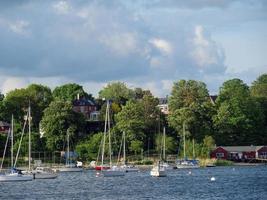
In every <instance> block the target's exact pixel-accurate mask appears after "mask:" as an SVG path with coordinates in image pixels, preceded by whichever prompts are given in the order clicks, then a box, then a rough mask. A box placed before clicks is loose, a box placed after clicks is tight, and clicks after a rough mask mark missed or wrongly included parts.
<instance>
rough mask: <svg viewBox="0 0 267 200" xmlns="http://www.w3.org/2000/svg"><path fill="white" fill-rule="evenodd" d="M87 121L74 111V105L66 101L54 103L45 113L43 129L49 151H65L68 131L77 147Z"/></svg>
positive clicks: (42, 123)
mask: <svg viewBox="0 0 267 200" xmlns="http://www.w3.org/2000/svg"><path fill="white" fill-rule="evenodd" d="M84 126H85V119H84V116H83V115H82V114H81V113H77V112H74V111H73V110H72V104H71V103H70V102H64V101H52V102H51V104H50V105H49V107H48V108H46V109H45V111H44V116H43V118H42V121H41V129H42V131H43V132H44V137H46V140H47V143H46V146H47V148H48V149H49V150H63V146H64V141H66V135H67V131H68V133H69V134H70V141H72V143H73V144H74V145H75V144H76V143H77V141H78V137H79V136H80V135H81V133H82V132H83V130H84Z"/></svg>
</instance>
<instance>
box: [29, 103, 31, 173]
mask: <svg viewBox="0 0 267 200" xmlns="http://www.w3.org/2000/svg"><path fill="white" fill-rule="evenodd" d="M29 170H31V106H30V103H29Z"/></svg>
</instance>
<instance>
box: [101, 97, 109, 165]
mask: <svg viewBox="0 0 267 200" xmlns="http://www.w3.org/2000/svg"><path fill="white" fill-rule="evenodd" d="M107 113H108V101H107V108H106V115H105V127H104V138H103V145H102V155H101V170H102V169H103V164H104V154H105V141H106V133H107V121H108V114H107Z"/></svg>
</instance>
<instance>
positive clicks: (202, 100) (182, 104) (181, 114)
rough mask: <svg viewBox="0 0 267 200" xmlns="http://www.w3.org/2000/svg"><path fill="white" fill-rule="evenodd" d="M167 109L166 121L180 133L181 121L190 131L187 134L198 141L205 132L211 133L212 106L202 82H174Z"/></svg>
mask: <svg viewBox="0 0 267 200" xmlns="http://www.w3.org/2000/svg"><path fill="white" fill-rule="evenodd" d="M169 111H170V114H169V116H168V122H169V124H170V125H171V126H172V127H173V128H174V129H176V130H177V131H178V133H179V134H180V135H182V126H183V123H185V124H186V126H187V129H188V131H189V132H188V133H190V134H189V135H188V136H190V137H192V138H195V139H196V140H197V141H199V142H200V141H202V139H203V138H204V136H205V135H206V134H211V132H212V113H213V108H212V104H211V102H210V100H209V93H208V90H207V88H206V85H205V84H204V83H203V82H198V81H194V80H189V81H185V80H180V81H178V82H176V83H174V86H173V88H172V92H171V96H170V98H169Z"/></svg>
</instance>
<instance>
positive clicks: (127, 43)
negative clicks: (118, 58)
mask: <svg viewBox="0 0 267 200" xmlns="http://www.w3.org/2000/svg"><path fill="white" fill-rule="evenodd" d="M99 41H100V42H101V43H102V44H104V45H105V46H107V47H108V48H109V49H110V50H111V51H113V52H116V53H117V54H119V55H122V56H124V55H128V54H129V53H133V52H135V51H137V50H138V39H137V35H136V34H134V33H112V34H106V35H102V36H101V37H100V38H99Z"/></svg>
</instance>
